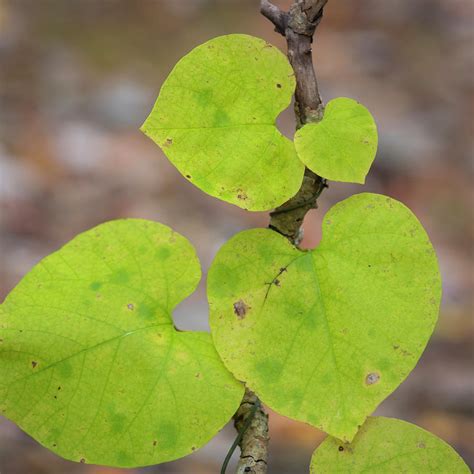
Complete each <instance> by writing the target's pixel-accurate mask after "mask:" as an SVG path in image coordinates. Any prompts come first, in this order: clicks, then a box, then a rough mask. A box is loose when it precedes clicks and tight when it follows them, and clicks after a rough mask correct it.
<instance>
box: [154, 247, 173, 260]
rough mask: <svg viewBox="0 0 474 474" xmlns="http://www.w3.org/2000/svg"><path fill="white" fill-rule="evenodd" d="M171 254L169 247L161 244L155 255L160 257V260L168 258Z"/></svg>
mask: <svg viewBox="0 0 474 474" xmlns="http://www.w3.org/2000/svg"><path fill="white" fill-rule="evenodd" d="M170 255H171V251H170V249H169V248H168V246H164V245H163V246H161V247H159V248H158V250H157V251H156V256H157V257H158V258H159V259H160V260H166V259H168V258H169V256H170Z"/></svg>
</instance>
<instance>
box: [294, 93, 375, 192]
mask: <svg viewBox="0 0 474 474" xmlns="http://www.w3.org/2000/svg"><path fill="white" fill-rule="evenodd" d="M377 141H378V137H377V126H376V125H375V122H374V119H373V117H372V115H370V112H369V111H368V110H367V109H366V108H365V107H364V106H363V105H361V104H359V103H358V102H356V101H355V100H352V99H347V98H345V97H339V98H338V99H333V100H331V101H330V102H328V104H327V106H326V108H325V111H324V117H323V119H322V120H321V121H320V122H315V123H308V124H306V125H304V126H303V127H302V128H300V129H299V130H298V131H297V132H296V134H295V147H296V151H297V153H298V156H299V158H300V160H301V161H302V162H303V163H304V164H305V165H306V166H307V167H308V168H309V169H310V170H312V171H314V172H315V173H317V174H318V175H319V176H322V177H323V178H327V179H330V180H333V181H345V182H351V183H360V184H363V183H364V182H365V177H366V175H367V173H368V172H369V169H370V166H371V164H372V162H373V161H374V158H375V154H376V153H377Z"/></svg>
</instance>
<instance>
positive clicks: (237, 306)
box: [234, 300, 250, 319]
mask: <svg viewBox="0 0 474 474" xmlns="http://www.w3.org/2000/svg"><path fill="white" fill-rule="evenodd" d="M249 309H250V306H247V305H246V304H245V302H244V301H242V300H239V301H236V302H235V303H234V313H235V315H236V316H237V317H238V318H239V319H244V318H245V315H246V314H247V311H248V310H249Z"/></svg>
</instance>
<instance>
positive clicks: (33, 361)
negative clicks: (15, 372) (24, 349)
mask: <svg viewBox="0 0 474 474" xmlns="http://www.w3.org/2000/svg"><path fill="white" fill-rule="evenodd" d="M37 365H38V362H36V361H35V360H32V361H31V367H33V369H34V368H35V367H36V366H37Z"/></svg>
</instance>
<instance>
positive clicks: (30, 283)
mask: <svg viewBox="0 0 474 474" xmlns="http://www.w3.org/2000/svg"><path fill="white" fill-rule="evenodd" d="M199 279H200V266H199V261H198V259H197V257H196V254H195V251H194V249H193V247H192V246H191V244H190V243H189V242H188V241H187V240H186V239H185V238H184V237H182V236H181V235H179V234H177V233H175V232H173V231H172V230H171V229H169V228H168V227H166V226H164V225H161V224H158V223H154V222H150V221H145V220H138V219H130V220H118V221H112V222H108V223H105V224H102V225H100V226H98V227H96V228H94V229H91V230H89V231H87V232H84V233H83V234H80V235H78V236H77V237H76V238H74V239H73V240H72V241H70V242H69V243H68V244H67V245H65V246H64V247H63V248H61V249H60V250H59V251H57V252H55V253H53V254H51V255H50V256H48V257H46V258H45V259H43V260H42V261H41V262H40V263H39V264H38V265H37V266H36V267H34V268H33V269H32V270H31V271H30V272H29V273H28V274H27V275H26V276H25V277H24V278H23V279H22V280H21V282H20V283H19V284H18V286H17V287H16V288H15V289H14V290H13V291H12V292H11V293H10V294H9V296H8V297H7V299H6V300H5V302H4V304H3V305H1V306H0V310H1V314H0V413H1V414H3V415H5V416H6V417H7V418H9V419H11V420H12V421H14V422H15V423H17V424H18V425H19V426H20V427H21V428H22V429H23V430H24V431H26V432H27V433H28V434H30V435H31V436H32V437H33V438H35V439H36V440H38V441H39V442H40V443H41V444H43V445H44V446H46V447H47V448H49V449H51V450H52V451H54V452H55V453H57V454H59V455H60V456H63V457H65V458H67V459H70V460H73V461H81V462H86V463H94V464H106V465H114V466H124V467H130V466H138V465H148V464H156V463H160V462H164V461H169V460H172V459H176V458H179V457H181V456H185V455H186V454H189V453H191V452H192V451H194V450H195V449H197V448H199V447H200V446H202V445H203V444H205V443H206V442H207V441H208V440H209V439H211V438H212V437H213V436H214V435H215V434H216V433H217V431H218V430H219V429H220V428H222V426H223V425H224V424H225V423H226V422H227V421H228V420H229V419H230V418H231V417H232V415H233V414H234V412H235V411H236V409H237V407H238V405H239V402H240V400H241V398H242V396H243V387H242V386H241V384H240V383H238V382H237V381H236V380H235V379H234V378H233V377H232V375H231V374H230V373H229V372H228V371H227V369H226V368H225V367H224V366H223V364H222V363H221V361H220V359H219V357H218V355H217V353H216V351H215V349H214V346H213V344H212V340H211V337H210V335H209V334H207V333H203V332H182V331H177V330H176V329H175V328H174V326H173V321H172V319H171V313H172V311H173V309H174V308H175V306H176V305H177V304H178V303H180V302H181V301H182V300H183V299H184V298H186V297H187V296H188V295H189V294H190V293H192V292H193V291H194V289H195V288H196V285H197V283H198V281H199Z"/></svg>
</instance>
